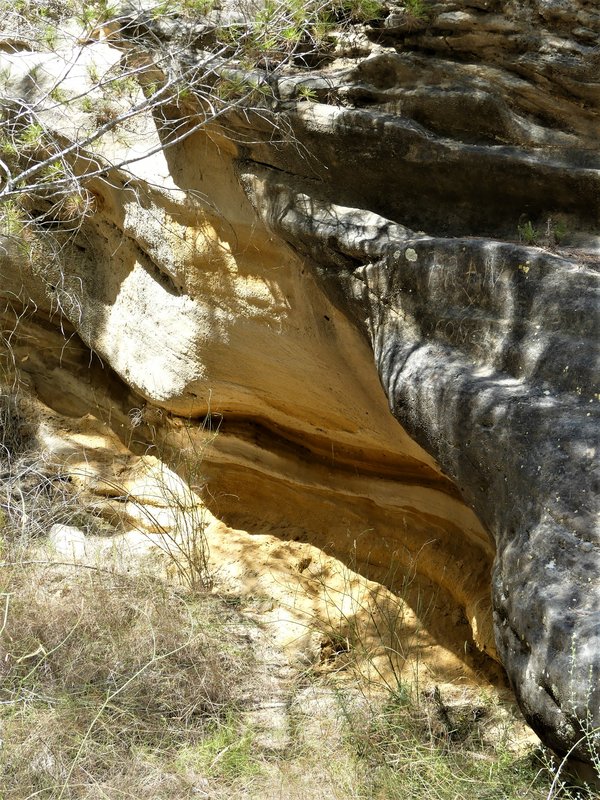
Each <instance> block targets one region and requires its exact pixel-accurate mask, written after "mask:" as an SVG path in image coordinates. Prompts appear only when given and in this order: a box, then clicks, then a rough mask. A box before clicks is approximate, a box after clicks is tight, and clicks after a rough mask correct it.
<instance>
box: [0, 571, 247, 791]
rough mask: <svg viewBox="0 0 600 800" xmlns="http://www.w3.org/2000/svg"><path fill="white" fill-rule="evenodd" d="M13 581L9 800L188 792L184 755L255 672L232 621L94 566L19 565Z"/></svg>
mask: <svg viewBox="0 0 600 800" xmlns="http://www.w3.org/2000/svg"><path fill="white" fill-rule="evenodd" d="M2 578H3V581H2V587H1V588H2V591H3V597H4V601H5V614H4V618H5V622H4V626H3V631H2V636H1V638H0V680H1V684H0V686H1V689H0V702H1V705H0V726H1V734H0V735H1V737H2V739H3V741H4V747H3V748H2V750H1V751H0V785H1V786H2V787H3V792H4V794H3V795H2V796H3V798H4V800H24V798H26V797H32V796H34V795H35V796H37V797H42V798H67V797H72V798H80V797H81V798H87V797H103V796H106V795H105V794H104V793H105V792H107V793H108V794H107V796H109V797H120V796H123V797H127V796H131V797H140V796H141V794H140V792H142V791H146V789H147V791H148V792H149V796H152V797H162V796H164V797H177V796H181V791H182V790H183V788H184V784H185V785H187V784H188V783H189V781H188V780H187V779H186V778H185V777H184V776H182V775H181V774H178V773H177V770H175V769H174V767H173V764H174V762H175V761H176V756H177V752H178V748H180V747H181V745H182V743H183V742H186V743H187V744H188V745H189V743H190V742H201V741H203V740H204V739H205V738H206V737H207V736H209V735H212V732H213V730H214V728H215V726H216V725H217V726H218V725H219V724H220V722H222V721H223V720H225V719H226V718H227V717H228V715H231V713H232V712H233V711H235V709H237V708H238V707H239V706H240V705H241V703H242V695H241V687H242V686H243V685H244V683H246V681H247V680H248V677H249V675H248V673H249V674H251V672H252V653H251V650H250V648H249V647H248V644H247V642H246V641H245V640H244V639H243V637H242V635H241V633H240V624H241V623H240V622H239V621H238V620H237V618H236V617H235V616H234V614H233V612H232V611H231V610H230V609H229V608H228V607H227V606H226V605H225V604H224V603H223V602H221V601H219V600H218V599H217V598H214V597H211V596H209V595H195V596H193V597H192V596H188V597H184V596H183V595H181V594H178V593H176V592H174V591H173V590H171V589H169V588H168V587H167V586H166V585H165V584H163V583H161V582H159V581H156V580H150V579H148V578H139V577H138V578H130V577H123V576H116V575H111V574H109V573H106V572H99V571H95V570H79V571H75V570H71V569H66V570H65V569H63V570H61V571H59V570H57V568H56V567H50V566H49V567H39V566H37V567H15V568H13V569H10V570H5V573H4V575H3V576H2ZM244 673H245V674H246V680H245V681H244V682H242V681H241V677H242V674H244ZM250 680H251V677H250ZM244 688H246V687H244ZM169 764H170V765H171V766H170V767H169V766H168V765H169ZM192 777H193V779H197V778H198V776H197V775H194V776H192ZM149 781H150V782H151V783H152V787H150V786H147V787H145V784H147V783H148V782H149ZM127 785H129V786H130V787H131V792H132V793H131V794H126V793H124V790H123V789H122V788H119V787H123V786H127ZM100 787H105V788H104V789H101V788H100ZM110 787H112V788H110ZM144 787H145V788H144ZM187 788H188V790H189V786H187ZM173 792H174V794H173ZM36 793H39V794H36ZM178 793H179V794H178Z"/></svg>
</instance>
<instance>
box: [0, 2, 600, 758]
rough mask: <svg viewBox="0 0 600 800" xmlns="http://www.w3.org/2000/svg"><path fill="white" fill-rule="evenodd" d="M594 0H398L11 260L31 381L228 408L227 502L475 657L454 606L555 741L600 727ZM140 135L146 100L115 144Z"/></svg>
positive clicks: (18, 63) (129, 400)
mask: <svg viewBox="0 0 600 800" xmlns="http://www.w3.org/2000/svg"><path fill="white" fill-rule="evenodd" d="M595 6H596V4H595V3H593V2H585V1H584V0H575V1H573V2H571V1H570V2H568V3H567V2H563V0H531V2H528V3H515V4H511V3H500V2H493V0H472V2H453V3H451V2H444V3H438V4H435V5H434V4H432V5H429V6H427V9H426V10H427V14H426V16H423V17H421V16H415V15H414V14H411V13H409V12H408V11H407V9H406V8H404V7H397V8H395V7H394V8H390V9H388V11H387V12H386V13H385V14H382V16H381V18H380V19H378V20H377V21H373V22H372V23H371V24H367V25H362V26H356V28H355V30H354V32H353V34H352V36H350V35H346V36H344V37H342V38H341V39H340V40H339V41H338V44H337V46H336V50H335V53H333V54H331V55H330V57H329V58H328V59H327V61H326V62H323V63H321V64H320V66H317V67H315V68H314V69H311V70H308V71H307V70H306V69H305V70H298V71H297V72H294V71H293V70H290V71H289V74H287V75H284V76H281V77H279V78H278V79H277V83H276V85H275V86H274V90H275V94H276V96H277V98H278V99H277V104H276V107H274V108H271V109H264V110H262V111H261V112H260V113H258V112H249V111H244V112H243V113H241V112H238V113H236V112H234V111H231V112H230V113H229V114H228V115H227V117H226V118H225V119H224V121H223V123H222V124H221V125H220V126H219V127H218V128H217V126H212V127H211V128H210V130H208V131H204V132H199V133H195V134H193V135H191V136H189V138H187V139H185V140H183V141H181V142H179V143H177V144H174V145H172V146H170V147H168V148H165V149H162V150H161V149H159V150H158V152H157V153H156V154H154V155H153V156H152V157H148V158H145V159H142V160H140V161H139V162H136V163H135V164H133V165H130V166H129V167H128V170H127V171H123V170H121V171H119V170H113V171H112V172H110V174H107V176H106V177H104V178H98V179H96V180H95V181H94V183H93V192H94V198H95V199H94V213H93V214H91V215H90V216H88V217H87V218H86V219H85V220H84V221H83V223H82V225H81V228H80V230H79V231H78V233H77V235H76V236H69V237H67V238H66V239H65V240H64V241H62V240H60V239H58V238H57V239H56V241H55V244H54V250H52V251H44V249H43V247H44V245H41V244H38V245H36V248H37V249H35V251H34V252H33V255H31V256H30V257H29V258H25V257H24V256H23V253H22V251H21V250H19V249H18V248H16V247H14V246H12V245H11V243H10V241H8V240H7V241H6V243H5V247H4V257H3V260H2V262H1V263H0V269H1V272H2V283H1V284H0V292H1V293H2V295H3V296H4V297H5V298H6V299H7V308H6V315H5V316H6V319H7V329H8V328H12V327H13V321H12V320H13V317H12V316H11V315H13V314H14V313H16V314H17V316H20V322H19V326H18V327H17V332H16V333H17V335H16V337H13V339H12V340H11V344H12V347H13V352H14V353H16V356H17V363H18V364H20V368H21V370H22V371H24V372H26V373H28V375H29V378H30V380H31V382H32V384H33V386H34V387H35V390H36V391H37V393H38V394H39V395H40V396H41V397H42V399H44V400H45V402H47V403H48V404H49V405H51V406H52V407H53V408H54V409H56V410H57V411H58V412H60V413H62V414H66V415H72V416H76V415H81V414H83V413H85V412H86V410H89V409H90V408H93V407H94V406H96V407H98V406H100V407H103V408H104V409H105V412H106V416H107V418H108V417H110V418H111V420H112V423H113V427H114V428H115V429H116V431H117V433H119V432H120V433H121V435H122V436H124V435H125V434H124V433H123V430H124V426H125V425H126V424H127V419H128V416H127V415H128V412H131V411H132V409H136V421H139V422H140V425H139V430H138V431H137V433H136V435H139V438H140V440H142V441H143V440H144V437H146V441H148V440H149V438H150V434H151V433H152V432H154V433H156V430H158V429H160V431H161V432H162V435H164V436H165V437H166V439H167V440H168V441H169V442H170V443H171V446H172V447H173V446H176V445H177V430H178V426H180V425H182V424H183V422H184V421H185V424H186V426H187V430H188V431H191V435H192V436H194V435H198V437H199V439H200V438H201V432H200V431H198V433H197V434H196V433H195V431H196V422H197V421H199V420H202V419H204V418H205V417H206V416H207V415H211V417H212V419H218V420H219V421H220V432H219V435H218V436H217V437H216V439H215V441H214V442H213V443H212V445H211V446H210V448H208V449H207V450H206V451H205V454H204V464H203V469H204V472H205V473H206V476H207V478H208V492H207V501H206V502H207V503H208V504H209V505H210V506H211V510H212V511H214V513H215V514H216V515H217V516H218V517H219V518H220V519H222V520H224V521H225V522H227V523H228V524H229V525H232V526H235V527H238V528H244V529H245V530H248V531H250V532H253V533H271V534H275V535H276V536H278V537H281V538H284V539H296V540H305V541H309V542H311V543H313V544H316V545H318V546H320V547H324V548H331V549H333V551H334V552H335V553H336V554H337V555H338V556H340V557H342V558H345V559H347V560H354V561H355V562H356V563H357V564H358V565H359V566H360V567H361V569H363V571H367V570H368V572H369V577H373V578H377V579H380V580H384V581H387V583H388V584H389V585H390V586H391V587H392V588H397V587H398V586H400V585H402V584H403V583H406V580H407V576H408V577H409V579H416V580H417V581H420V582H421V583H420V585H421V586H423V587H427V590H429V591H430V590H431V587H432V586H435V587H437V592H438V606H437V608H438V612H437V613H438V614H443V611H440V607H443V606H444V605H445V606H446V608H447V612H446V613H447V616H446V617H445V618H443V619H441V620H440V619H439V618H438V620H437V621H434V622H432V623H431V624H432V628H433V629H435V631H436V635H437V636H438V637H439V639H440V641H443V642H444V643H445V644H446V645H447V646H448V648H449V649H451V650H452V649H454V652H455V653H456V654H457V655H458V653H459V652H460V650H461V647H462V649H463V650H464V649H465V648H464V643H465V642H468V641H469V639H470V637H469V636H468V635H466V634H465V631H464V628H465V627H466V626H462V627H461V625H460V620H461V618H462V615H463V614H464V617H465V618H466V620H468V622H469V623H470V626H471V631H472V636H473V639H474V642H475V644H476V645H477V646H478V647H479V648H480V649H481V650H482V651H484V652H487V653H488V654H490V655H492V656H493V657H497V658H499V659H500V661H501V663H502V664H503V665H504V667H505V668H506V671H507V673H508V675H509V678H510V681H511V684H512V686H513V688H514V689H515V692H516V694H517V697H518V699H519V702H520V704H521V707H522V709H523V711H524V713H525V715H526V718H527V719H528V721H529V722H530V723H531V724H532V726H533V727H534V729H535V730H536V731H537V732H538V733H539V734H540V735H541V736H542V737H543V738H544V739H545V740H546V741H547V742H548V743H549V744H550V745H551V746H552V747H553V748H554V749H556V750H557V752H559V753H565V752H567V751H568V750H569V749H570V748H571V747H573V746H574V745H575V744H576V742H577V741H578V740H579V738H580V736H581V733H582V731H585V727H586V726H590V727H594V726H597V725H598V723H599V721H600V720H599V718H598V713H599V708H600V695H599V694H598V692H599V691H600V690H599V688H598V687H599V686H600V673H599V670H600V661H599V654H600V622H599V620H600V616H599V615H600V607H599V605H600V590H599V589H600V587H599V569H598V568H599V566H600V564H599V558H598V555H599V550H598V547H599V542H598V539H597V534H598V532H597V530H595V529H594V528H593V512H594V502H595V494H594V493H595V487H594V484H593V470H594V466H595V461H594V459H595V456H596V449H595V445H594V441H595V439H594V436H595V434H596V433H597V406H598V395H597V394H594V391H595V390H594V389H593V388H592V387H593V385H594V377H595V372H594V370H595V367H596V364H595V361H594V358H595V356H596V353H597V341H598V333H599V332H600V324H599V319H598V306H597V286H598V269H597V268H598V263H599V252H600V237H598V235H597V232H598V222H599V217H600V191H599V190H600V172H599V165H600V152H599V147H598V135H597V134H598V120H599V115H598V112H599V106H600V84H598V82H597V81H598V77H597V76H598V68H599V66H600V51H599V49H598V36H599V34H600V12H598V10H597V9H596V7H595ZM84 49H85V48H84ZM107 52H110V47H109V45H107V44H106V43H104V42H97V43H95V44H90V45H88V47H87V49H85V55H84V56H82V57H84V58H90V59H94V58H96V57H98V54H99V53H100V54H101V55H102V56H103V57H108V56H107V55H106V53H107ZM36 58H38V60H39V58H40V57H37V56H36V55H35V54H33V53H31V52H26V51H23V52H19V53H16V54H15V53H13V54H12V55H10V60H11V64H12V66H13V68H14V70H15V73H16V74H17V73H18V72H19V70H24V69H26V68H27V67H28V66H31V61H32V60H33V61H35V60H36ZM46 66H47V68H48V69H49V70H50V69H51V68H50V66H49V65H46ZM75 72H76V70H73V69H72V70H71V72H70V74H71V75H74V73H75ZM84 73H85V70H82V72H81V75H84ZM88 73H89V70H88ZM80 77H81V76H80ZM301 87H304V89H302V88H301ZM42 88H43V87H42ZM307 98H309V99H307ZM64 113H65V115H66V117H65V118H66V119H71V120H72V119H73V114H74V112H73V110H72V109H67V110H66V111H65V112H64ZM73 124H74V125H75V123H73ZM150 136H156V128H155V120H154V119H153V118H152V117H151V116H150V115H148V117H147V118H143V121H140V122H138V127H137V129H136V130H134V131H124V132H121V134H120V138H119V139H115V140H113V141H112V142H111V143H110V145H105V147H107V148H108V149H109V152H108V155H111V156H112V157H113V158H114V157H115V155H114V154H115V153H116V152H119V148H120V149H121V150H123V149H125V150H126V149H127V148H133V147H135V146H136V142H137V141H138V140H139V138H140V137H142V138H143V137H150ZM61 318H62V319H65V320H68V323H67V322H63V323H61V322H60V321H61ZM59 324H63V325H67V324H68V325H69V326H72V327H71V328H70V330H73V331H74V332H76V333H77V335H78V336H79V337H80V338H81V340H82V341H83V343H85V346H87V348H90V349H91V350H92V351H93V352H94V353H96V354H98V355H99V356H100V359H101V360H102V367H100V365H96V366H95V367H94V368H93V369H88V364H86V362H85V356H84V355H82V353H85V350H83V349H82V350H81V351H80V352H79V351H78V355H77V356H74V357H73V358H70V357H68V356H65V351H64V350H62V345H61V344H60V342H59V341H58V340H55V339H53V337H54V336H55V334H54V333H52V334H50V333H44V330H46V331H47V330H50V329H54V328H56V326H58V325H59ZM19 337H20V338H19ZM69 352H70V351H67V353H69ZM117 376H118V377H117ZM389 409H391V411H392V414H390V413H389ZM137 412H139V414H137ZM130 418H131V415H130ZM195 421H196V422H195ZM136 424H137V422H136ZM492 560H493V578H492V581H491V583H492V607H493V631H492V615H491V610H490V599H489V598H490V569H491V566H492ZM411 576H412V578H411ZM414 576H416V578H414ZM439 598H442V600H439ZM416 602H417V601H416V600H415V604H416ZM444 637H445V638H444ZM494 640H495V644H494ZM467 649H468V648H467ZM466 658H467V660H468V659H470V660H471V664H472V666H475V667H476V668H485V658H484V657H481V658H480V660H479V661H477V657H476V656H475V655H474V654H471V655H468V656H466ZM577 753H578V755H579V757H580V758H582V759H584V760H585V759H586V758H587V755H586V751H585V747H583V746H582V747H579V748H577Z"/></svg>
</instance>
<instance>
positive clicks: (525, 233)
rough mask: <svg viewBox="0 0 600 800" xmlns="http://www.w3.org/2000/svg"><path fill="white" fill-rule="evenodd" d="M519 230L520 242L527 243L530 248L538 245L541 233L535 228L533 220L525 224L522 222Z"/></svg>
mask: <svg viewBox="0 0 600 800" xmlns="http://www.w3.org/2000/svg"><path fill="white" fill-rule="evenodd" d="M517 230H518V232H519V241H521V242H525V244H527V245H530V246H533V245H536V244H537V243H538V236H539V232H538V230H537V228H535V227H534V225H533V222H531V220H529V219H528V220H526V221H524V222H520V223H519V225H518V228H517Z"/></svg>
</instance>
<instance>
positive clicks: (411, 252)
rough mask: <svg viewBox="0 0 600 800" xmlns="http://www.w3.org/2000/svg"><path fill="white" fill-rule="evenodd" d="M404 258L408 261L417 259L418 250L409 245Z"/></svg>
mask: <svg viewBox="0 0 600 800" xmlns="http://www.w3.org/2000/svg"><path fill="white" fill-rule="evenodd" d="M404 258H405V259H406V260H407V261H416V260H417V258H418V256H417V251H416V250H415V249H414V248H413V247H407V248H406V250H405V251H404Z"/></svg>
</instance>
